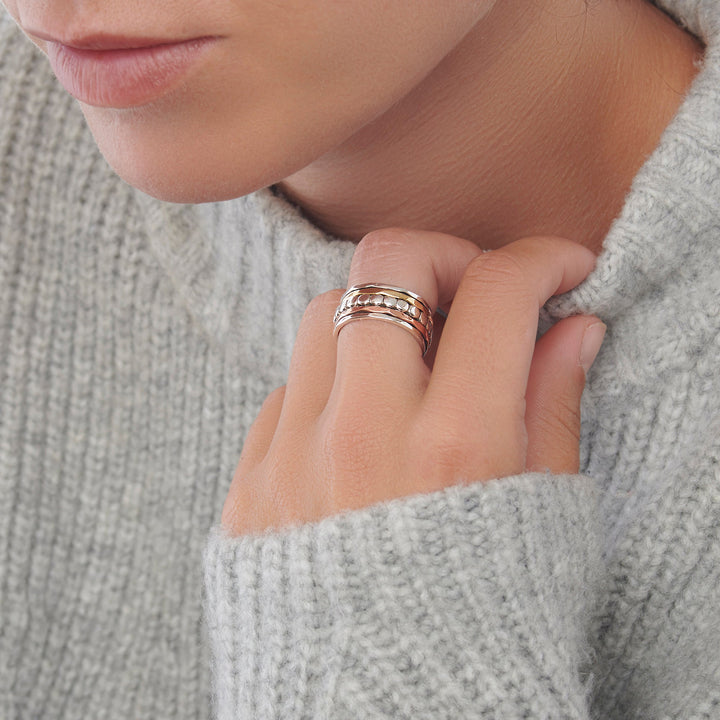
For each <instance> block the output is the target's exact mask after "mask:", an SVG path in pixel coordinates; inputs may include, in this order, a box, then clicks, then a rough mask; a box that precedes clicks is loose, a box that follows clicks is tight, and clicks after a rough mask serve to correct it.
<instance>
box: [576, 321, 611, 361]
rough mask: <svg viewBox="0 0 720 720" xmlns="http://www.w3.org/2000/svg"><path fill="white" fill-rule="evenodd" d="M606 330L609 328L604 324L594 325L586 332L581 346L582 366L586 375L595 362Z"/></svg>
mask: <svg viewBox="0 0 720 720" xmlns="http://www.w3.org/2000/svg"><path fill="white" fill-rule="evenodd" d="M606 330H607V326H606V325H605V323H602V322H596V323H593V324H592V325H590V326H589V327H588V328H587V329H586V330H585V334H584V335H583V339H582V344H581V345H580V365H581V367H582V369H583V370H584V371H585V373H586V374H587V372H588V370H590V368H591V367H592V364H593V363H594V362H595V358H596V357H597V354H598V352H599V351H600V346H601V345H602V343H603V338H604V337H605V331H606Z"/></svg>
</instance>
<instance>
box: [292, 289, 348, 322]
mask: <svg viewBox="0 0 720 720" xmlns="http://www.w3.org/2000/svg"><path fill="white" fill-rule="evenodd" d="M342 295H343V290H328V291H327V292H324V293H322V294H320V295H317V296H315V297H314V298H313V299H312V300H311V301H310V303H309V304H308V306H307V308H305V313H304V314H303V318H302V322H301V326H302V325H308V324H313V325H314V324H315V323H316V322H318V321H320V322H327V319H328V317H330V318H332V316H333V314H334V313H335V309H336V308H337V306H338V304H339V303H340V298H341V297H342Z"/></svg>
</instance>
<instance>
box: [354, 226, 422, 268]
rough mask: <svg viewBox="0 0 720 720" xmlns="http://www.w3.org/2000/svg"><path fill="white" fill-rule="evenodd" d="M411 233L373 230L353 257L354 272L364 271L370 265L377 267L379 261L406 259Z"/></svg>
mask: <svg viewBox="0 0 720 720" xmlns="http://www.w3.org/2000/svg"><path fill="white" fill-rule="evenodd" d="M410 242H411V233H410V232H409V231H408V230H403V229H402V228H383V229H382V230H373V231H372V232H370V233H368V234H367V235H365V237H363V239H362V240H361V241H360V242H359V243H358V246H357V248H356V249H355V254H354V255H353V261H352V264H353V270H356V271H357V270H358V269H362V268H363V267H365V266H366V265H368V264H373V265H375V264H376V263H377V262H378V260H380V259H381V260H382V261H383V262H386V261H387V260H388V259H391V258H394V257H397V258H398V259H402V258H406V254H407V247H408V243H410Z"/></svg>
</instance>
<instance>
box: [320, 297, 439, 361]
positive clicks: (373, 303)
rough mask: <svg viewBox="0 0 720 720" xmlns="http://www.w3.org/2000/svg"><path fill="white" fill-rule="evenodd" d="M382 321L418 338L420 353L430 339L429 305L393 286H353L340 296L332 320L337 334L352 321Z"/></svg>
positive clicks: (424, 350)
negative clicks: (390, 323) (367, 319)
mask: <svg viewBox="0 0 720 720" xmlns="http://www.w3.org/2000/svg"><path fill="white" fill-rule="evenodd" d="M366 318H370V319H372V320H385V321H388V322H392V323H395V324H396V325H399V326H400V327H403V328H405V330H407V331H408V332H410V333H411V335H412V336H413V337H414V338H415V339H416V340H417V341H418V343H419V344H420V348H421V350H422V354H423V356H424V355H425V353H426V352H427V351H428V348H429V347H430V343H431V342H432V332H433V319H432V310H431V308H430V306H429V305H428V304H427V303H426V302H425V301H424V300H423V299H422V298H421V297H420V296H419V295H416V294H415V293H414V292H410V291H409V290H403V288H399V287H393V286H392V285H380V284H378V283H371V284H368V285H354V286H353V287H351V288H349V289H348V290H347V291H346V292H345V294H344V295H343V296H342V298H341V299H340V304H339V305H338V308H337V310H336V311H335V318H334V320H333V322H334V324H335V329H334V331H333V334H334V335H335V337H337V335H338V333H339V332H340V330H342V328H344V327H345V325H347V324H348V323H350V322H353V321H354V320H364V319H366Z"/></svg>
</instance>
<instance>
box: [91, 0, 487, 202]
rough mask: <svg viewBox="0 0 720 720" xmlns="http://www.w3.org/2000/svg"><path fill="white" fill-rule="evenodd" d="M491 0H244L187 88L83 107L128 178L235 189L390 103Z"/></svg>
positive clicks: (198, 194) (275, 172)
mask: <svg viewBox="0 0 720 720" xmlns="http://www.w3.org/2000/svg"><path fill="white" fill-rule="evenodd" d="M281 5H282V6H281ZM491 5H492V3H489V2H486V3H483V2H477V0H476V1H475V2H470V0H462V1H461V0H457V1H456V2H454V3H453V2H450V3H446V2H445V3H438V2H437V0H417V2H416V3H412V4H409V3H407V0H382V1H381V0H366V2H364V3H357V4H353V5H352V6H351V8H350V9H349V10H348V7H347V4H346V3H337V2H330V0H324V1H323V2H319V1H318V2H315V3H314V4H313V3H308V2H307V0H303V1H302V2H300V0H296V1H295V2H286V3H284V4H276V3H257V2H252V3H242V8H241V9H242V12H239V13H238V14H237V15H233V16H232V17H231V18H228V21H227V23H226V26H227V28H228V30H229V31H228V35H227V37H226V38H225V39H224V40H223V42H222V43H221V44H219V46H218V49H217V52H215V53H214V54H213V55H212V57H210V58H209V59H208V62H207V63H206V65H205V66H204V67H203V70H202V71H201V72H198V73H196V74H194V75H192V76H191V77H189V78H188V81H187V83H185V85H184V86H183V87H182V88H181V89H180V90H179V91H177V92H174V93H173V94H172V95H170V96H168V97H166V98H163V99H162V100H161V101H158V102H156V103H153V104H152V105H150V106H146V107H142V108H136V109H133V110H121V111H118V110H106V109H99V108H85V109H84V111H85V114H86V117H87V119H88V122H89V124H90V127H91V129H92V130H93V132H94V134H95V137H96V139H97V141H98V144H99V145H100V148H101V150H102V151H103V153H104V154H105V156H106V157H107V159H108V160H109V162H110V164H111V165H113V167H114V168H115V169H116V170H117V171H118V173H119V174H120V175H122V176H123V177H124V178H125V179H126V180H127V181H128V182H129V183H130V184H132V185H135V186H136V187H139V188H140V189H142V190H145V191H146V192H149V193H150V194H152V195H155V196H158V197H161V198H163V199H166V200H174V201H180V202H202V201H208V200H221V199H227V198H230V197H237V196H239V195H243V194H247V193H249V192H252V191H254V190H257V189H258V188H260V187H264V186H266V185H269V184H272V183H274V182H278V181H279V180H282V179H283V178H285V177H287V176H289V175H291V174H293V173H294V172H297V171H298V170H300V169H302V168H303V167H305V166H306V165H308V164H309V163H311V162H312V161H313V160H315V159H317V158H318V157H320V156H321V155H323V154H325V153H327V152H328V151H329V150H331V149H332V148H333V147H336V146H337V145H338V144H340V143H342V142H343V141H345V140H346V139H348V138H349V137H351V136H352V135H353V134H354V133H356V132H357V131H359V130H360V129H361V128H362V127H363V126H364V125H366V124H367V123H368V122H370V121H371V120H373V119H374V118H376V117H377V116H378V115H380V114H382V113H383V112H384V111H386V110H387V109H388V108H389V107H391V106H392V105H393V104H394V103H396V102H397V101H398V100H399V99H400V98H402V97H403V95H404V94H406V93H407V92H409V91H410V90H411V89H412V88H413V87H415V86H416V85H417V83H418V82H420V81H421V80H422V78H423V77H424V76H425V75H427V73H429V72H430V71H431V70H432V69H433V68H434V67H435V65H436V64H437V63H438V62H439V61H440V60H441V59H442V58H443V57H444V56H445V55H446V54H447V53H448V52H449V51H450V50H452V48H453V47H454V46H455V45H456V44H457V43H458V42H459V41H460V40H461V39H462V37H464V35H465V33H466V32H467V31H468V30H469V29H470V28H471V27H472V25H473V24H474V22H476V21H477V20H478V19H479V17H481V15H482V14H484V12H486V11H487V9H488V8H489V7H490V6H491ZM440 7H442V9H438V8H440ZM380 17H381V18H382V20H383V21H382V22H378V18H380ZM238 18H240V20H239V19H238Z"/></svg>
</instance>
